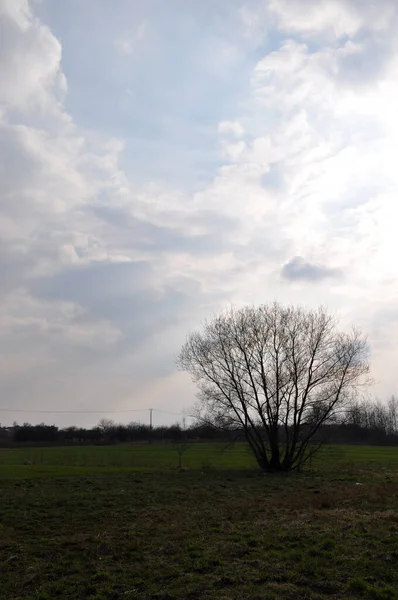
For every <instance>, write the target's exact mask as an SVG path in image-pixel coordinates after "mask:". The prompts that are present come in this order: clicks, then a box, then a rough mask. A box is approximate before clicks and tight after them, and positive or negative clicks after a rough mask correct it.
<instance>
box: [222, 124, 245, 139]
mask: <svg viewBox="0 0 398 600" xmlns="http://www.w3.org/2000/svg"><path fill="white" fill-rule="evenodd" d="M218 131H219V133H224V134H227V135H228V134H230V135H233V136H234V137H236V138H241V137H242V136H243V135H244V133H245V130H244V128H243V126H242V124H241V123H239V121H221V123H219V124H218Z"/></svg>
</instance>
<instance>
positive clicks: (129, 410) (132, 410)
mask: <svg viewBox="0 0 398 600" xmlns="http://www.w3.org/2000/svg"><path fill="white" fill-rule="evenodd" d="M148 410H153V411H155V412H161V413H166V414H169V415H175V416H179V415H182V414H183V413H181V412H180V413H175V412H170V411H168V410H162V409H158V408H153V409H148V408H127V409H124V410H38V409H30V408H0V412H11V413H35V414H37V413H40V414H63V415H75V414H78V415H89V414H90V415H91V414H95V415H101V414H120V413H135V412H147V411H148Z"/></svg>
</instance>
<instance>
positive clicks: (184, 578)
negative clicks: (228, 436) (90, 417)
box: [0, 444, 398, 600]
mask: <svg viewBox="0 0 398 600" xmlns="http://www.w3.org/2000/svg"><path fill="white" fill-rule="evenodd" d="M178 462H179V460H178V454H177V451H176V448H175V447H173V446H172V445H168V444H165V445H155V444H154V445H136V446H112V447H106V446H97V447H68V448H49V447H48V448H11V449H1V450H0V486H1V496H0V497H1V503H0V583H1V585H0V598H5V599H9V600H11V599H15V600H16V599H22V598H23V599H29V600H33V599H34V600H50V599H53V598H68V599H69V598H70V599H73V600H76V599H80V598H82V599H83V598H89V599H91V600H119V599H123V598H126V599H127V598H135V599H138V600H146V599H148V600H149V599H153V600H177V599H185V598H187V599H192V600H196V599H197V600H199V599H201V598H206V599H216V598H217V599H221V600H227V599H247V600H261V599H282V600H283V599H292V600H293V599H308V600H316V599H325V598H334V599H336V600H337V599H338V600H342V599H347V600H351V599H365V600H366V599H370V600H371V599H373V600H388V599H398V448H396V447H385V448H379V447H361V446H355V447H353V446H351V447H350V446H329V447H325V449H324V450H323V452H322V454H321V455H320V456H319V457H318V458H317V459H315V460H314V461H313V463H312V465H311V468H310V469H308V470H306V471H305V472H303V473H295V474H289V475H265V474H263V473H261V472H259V471H258V469H256V468H255V465H254V464H253V461H252V459H251V456H250V454H249V452H248V451H247V448H246V446H245V445H244V444H235V445H234V446H226V445H225V444H224V445H223V444H195V445H191V446H190V447H189V448H188V449H187V450H186V451H185V452H184V454H183V457H182V464H183V469H177V468H176V466H177V465H178Z"/></svg>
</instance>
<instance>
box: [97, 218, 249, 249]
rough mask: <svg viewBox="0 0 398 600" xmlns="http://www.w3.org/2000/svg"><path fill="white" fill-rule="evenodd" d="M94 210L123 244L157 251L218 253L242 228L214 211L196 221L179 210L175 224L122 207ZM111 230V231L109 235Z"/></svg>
mask: <svg viewBox="0 0 398 600" xmlns="http://www.w3.org/2000/svg"><path fill="white" fill-rule="evenodd" d="M92 212H93V214H94V215H95V216H96V217H97V218H99V219H100V220H101V221H103V223H104V225H105V226H106V227H107V228H108V229H109V230H113V231H114V233H115V234H116V235H117V238H118V241H119V243H120V242H122V243H124V244H126V245H128V246H129V247H133V248H140V249H144V250H146V251H149V252H156V253H159V252H161V253H163V252H165V253H170V252H171V253H173V252H188V253H189V252H192V253H195V254H214V253H215V252H218V251H220V250H222V249H223V247H224V246H225V244H226V243H227V240H228V237H229V236H230V235H231V234H232V233H233V232H235V231H236V229H237V228H238V223H237V222H236V221H235V220H233V219H231V218H229V217H227V216H225V215H222V214H220V213H217V212H211V211H198V212H196V213H195V216H194V222H192V218H191V220H190V219H189V217H184V216H183V214H182V212H178V213H177V214H176V215H175V217H176V219H175V220H176V223H177V224H176V225H175V226H168V225H158V224H155V223H151V222H150V221H148V220H145V219H140V218H137V217H135V216H134V215H132V214H131V213H130V212H129V211H128V210H126V209H124V208H121V207H112V206H96V207H93V208H92ZM168 218H169V219H170V214H169V215H168ZM192 225H195V226H196V227H197V226H200V227H201V228H202V230H203V233H195V234H192V233H190V230H191V229H192ZM110 233H111V231H108V235H109V234H110Z"/></svg>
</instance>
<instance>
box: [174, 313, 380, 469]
mask: <svg viewBox="0 0 398 600" xmlns="http://www.w3.org/2000/svg"><path fill="white" fill-rule="evenodd" d="M177 363H178V365H179V367H180V369H182V370H184V371H187V372H189V373H190V374H191V376H192V379H193V381H194V382H195V383H196V384H197V386H198V388H199V394H198V397H199V402H198V404H197V407H196V408H197V415H198V417H199V418H200V419H201V420H203V421H206V422H209V423H211V424H212V425H217V426H218V427H220V428H227V429H230V430H233V429H235V430H240V431H243V432H244V435H245V437H246V439H247V442H248V443H249V445H250V447H251V449H252V451H253V453H254V456H255V458H256V460H257V463H258V464H259V466H260V467H261V468H262V469H264V470H266V471H290V470H293V469H297V468H299V467H301V466H302V465H303V463H304V462H305V461H306V460H308V458H309V457H310V456H311V455H312V454H313V453H314V452H315V451H316V449H317V448H318V444H316V443H314V440H315V438H316V433H317V431H318V430H319V428H320V427H321V426H322V425H324V424H326V423H328V422H331V421H332V420H333V418H335V417H336V416H337V415H338V414H339V413H341V411H342V410H344V409H345V408H347V407H348V406H349V405H350V403H351V401H352V400H353V399H354V397H355V395H356V393H357V391H358V389H359V387H360V386H361V385H364V384H365V383H366V380H365V376H366V375H367V373H368V371H369V363H368V346H367V342H366V339H365V337H364V336H363V335H362V334H361V332H360V331H359V330H357V329H352V330H351V331H349V332H341V331H339V330H338V326H337V322H336V320H335V319H334V317H333V316H332V315H330V314H328V312H327V311H326V310H324V309H323V308H319V309H318V310H305V309H303V308H300V307H293V306H288V307H285V306H283V305H280V304H278V303H274V304H271V305H261V306H258V307H253V306H250V307H245V308H242V309H239V310H234V309H230V310H227V311H224V312H222V313H220V314H219V315H216V316H214V317H213V318H212V319H210V320H208V321H206V322H205V323H204V326H203V328H202V330H201V331H196V332H193V333H191V334H189V335H188V338H187V340H186V342H185V344H184V345H183V347H182V349H181V352H180V354H179V356H178V359H177Z"/></svg>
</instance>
